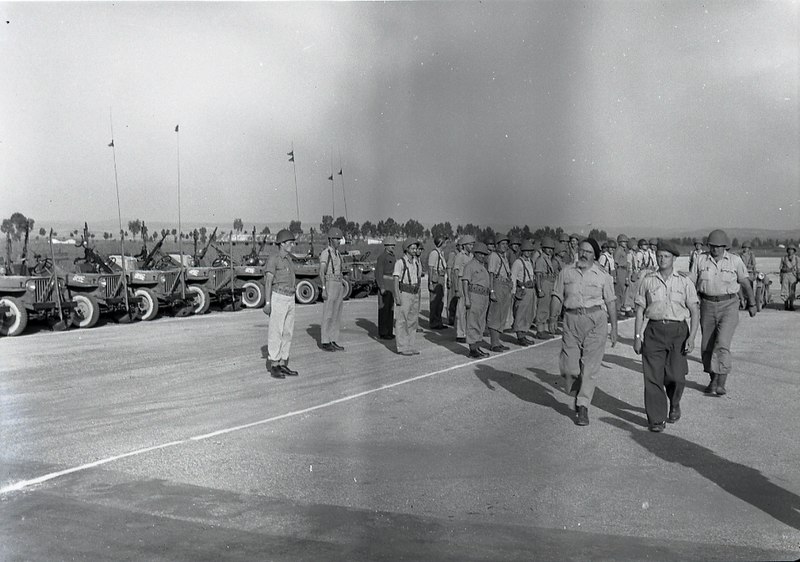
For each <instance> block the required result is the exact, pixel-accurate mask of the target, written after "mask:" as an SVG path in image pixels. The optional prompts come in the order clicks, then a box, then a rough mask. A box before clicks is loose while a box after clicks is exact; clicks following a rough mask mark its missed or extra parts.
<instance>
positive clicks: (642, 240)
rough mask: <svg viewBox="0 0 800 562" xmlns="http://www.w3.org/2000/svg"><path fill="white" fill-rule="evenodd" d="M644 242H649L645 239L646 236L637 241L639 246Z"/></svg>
mask: <svg viewBox="0 0 800 562" xmlns="http://www.w3.org/2000/svg"><path fill="white" fill-rule="evenodd" d="M642 244H645V245H646V244H647V240H645V239H644V238H639V242H638V243H637V246H641V245H642Z"/></svg>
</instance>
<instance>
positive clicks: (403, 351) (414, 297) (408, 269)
mask: <svg viewBox="0 0 800 562" xmlns="http://www.w3.org/2000/svg"><path fill="white" fill-rule="evenodd" d="M418 246H419V243H418V242H417V240H414V239H413V238H407V239H406V240H405V242H403V257H402V258H400V259H399V260H397V261H396V262H395V264H394V272H393V278H394V299H395V303H396V306H395V308H396V310H395V336H396V337H395V341H396V343H397V353H399V354H400V355H419V350H418V349H417V327H418V326H419V304H420V297H421V294H420V285H421V283H422V268H421V267H420V262H419V259H418V258H417V248H418Z"/></svg>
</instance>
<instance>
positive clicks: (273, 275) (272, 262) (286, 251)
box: [262, 229, 298, 379]
mask: <svg viewBox="0 0 800 562" xmlns="http://www.w3.org/2000/svg"><path fill="white" fill-rule="evenodd" d="M275 241H276V242H277V243H278V245H279V246H280V250H279V251H278V254H277V255H273V256H270V258H269V259H268V260H267V268H266V269H267V270H266V274H265V277H266V281H265V286H264V294H265V295H266V302H265V303H264V308H263V309H262V310H263V312H264V314H266V315H267V316H269V331H268V334H267V355H268V359H267V369H268V370H269V372H270V375H272V377H273V378H276V379H284V378H286V376H287V375H289V376H291V377H296V376H297V375H298V372H297V371H294V370H292V369H290V368H289V350H290V349H291V347H292V334H293V333H294V307H295V303H294V292H295V276H294V264H293V263H292V257H291V255H290V252H291V251H292V246H293V245H294V241H295V237H294V234H292V233H291V231H289V230H286V229H283V230H281V231H280V232H278V234H277V235H276V236H275Z"/></svg>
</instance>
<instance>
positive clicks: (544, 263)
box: [533, 237, 558, 340]
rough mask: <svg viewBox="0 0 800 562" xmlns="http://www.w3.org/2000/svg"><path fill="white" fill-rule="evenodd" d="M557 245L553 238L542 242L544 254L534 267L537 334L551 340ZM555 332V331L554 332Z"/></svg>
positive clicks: (556, 273) (556, 272) (547, 238)
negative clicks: (551, 306) (552, 294)
mask: <svg viewBox="0 0 800 562" xmlns="http://www.w3.org/2000/svg"><path fill="white" fill-rule="evenodd" d="M555 247H556V244H555V242H554V241H553V239H552V238H549V237H546V238H544V239H543V240H542V253H541V255H540V256H539V258H538V259H537V260H536V263H534V265H533V272H534V274H535V275H536V297H537V303H536V334H537V337H539V338H541V339H545V340H549V339H551V338H552V337H553V335H552V333H551V332H550V331H549V329H551V327H550V322H549V320H550V317H549V316H548V315H549V314H550V306H549V305H550V293H551V292H552V291H553V284H554V283H555V280H556V276H557V275H558V271H557V270H556V265H555V264H554V263H553V253H554V251H555ZM553 332H555V330H553Z"/></svg>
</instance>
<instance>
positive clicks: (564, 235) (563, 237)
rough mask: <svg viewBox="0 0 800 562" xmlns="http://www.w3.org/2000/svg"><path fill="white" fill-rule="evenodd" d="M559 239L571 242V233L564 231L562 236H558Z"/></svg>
mask: <svg viewBox="0 0 800 562" xmlns="http://www.w3.org/2000/svg"><path fill="white" fill-rule="evenodd" d="M558 241H559V242H567V243H569V234H567V233H566V232H564V233H562V234H561V236H559V237H558Z"/></svg>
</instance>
